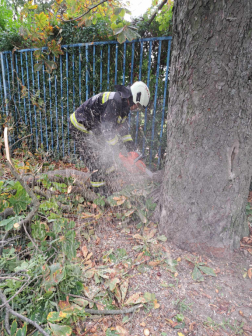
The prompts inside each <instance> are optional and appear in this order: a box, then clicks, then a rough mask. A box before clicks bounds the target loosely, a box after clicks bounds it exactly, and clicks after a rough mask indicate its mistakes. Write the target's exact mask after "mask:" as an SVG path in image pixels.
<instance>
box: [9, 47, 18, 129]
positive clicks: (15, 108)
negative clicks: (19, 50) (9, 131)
mask: <svg viewBox="0 0 252 336" xmlns="http://www.w3.org/2000/svg"><path fill="white" fill-rule="evenodd" d="M10 56H11V78H12V90H13V102H14V110H15V118H14V119H15V130H16V134H18V118H17V105H16V94H15V85H14V67H13V54H12V53H11V55H10Z"/></svg>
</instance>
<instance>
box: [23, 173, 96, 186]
mask: <svg viewBox="0 0 252 336" xmlns="http://www.w3.org/2000/svg"><path fill="white" fill-rule="evenodd" d="M45 175H46V176H47V177H48V179H49V180H50V181H52V182H64V178H69V177H72V178H73V179H74V180H76V181H78V182H79V183H80V184H81V187H83V186H84V183H85V182H86V181H87V180H88V179H89V178H90V176H91V174H90V173H84V172H82V171H79V170H76V169H68V168H66V169H56V170H53V171H48V172H46V173H42V174H39V175H36V176H33V175H26V176H23V179H24V181H25V182H26V183H27V184H29V185H30V184H33V183H35V182H37V181H39V180H40V179H41V178H43V176H45Z"/></svg>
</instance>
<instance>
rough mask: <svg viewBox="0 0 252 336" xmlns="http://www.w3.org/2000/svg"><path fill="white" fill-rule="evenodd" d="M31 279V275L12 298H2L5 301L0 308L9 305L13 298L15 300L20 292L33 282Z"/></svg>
mask: <svg viewBox="0 0 252 336" xmlns="http://www.w3.org/2000/svg"><path fill="white" fill-rule="evenodd" d="M27 276H28V275H27ZM29 280H30V277H29V279H28V280H27V281H26V283H25V284H23V286H22V287H20V288H19V290H18V291H17V292H16V293H15V294H14V295H12V297H11V298H10V299H8V300H7V299H6V300H5V301H4V300H2V301H3V302H4V303H3V304H1V305H0V308H3V307H4V306H7V305H8V303H9V302H10V301H12V300H13V299H14V298H15V297H16V296H17V295H18V294H19V293H21V292H22V290H23V289H24V288H25V287H27V286H28V285H29V283H30V282H31V281H30V282H29ZM0 298H1V296H0Z"/></svg>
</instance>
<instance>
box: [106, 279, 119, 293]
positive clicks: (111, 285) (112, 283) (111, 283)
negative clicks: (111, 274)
mask: <svg viewBox="0 0 252 336" xmlns="http://www.w3.org/2000/svg"><path fill="white" fill-rule="evenodd" d="M119 282H120V280H119V279H117V278H114V279H112V280H110V281H107V286H109V289H110V290H111V292H113V291H114V290H115V288H116V284H118V283H119Z"/></svg>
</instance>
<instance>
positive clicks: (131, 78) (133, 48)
mask: <svg viewBox="0 0 252 336" xmlns="http://www.w3.org/2000/svg"><path fill="white" fill-rule="evenodd" d="M134 57H135V42H133V43H132V45H131V65H130V68H131V71H130V84H131V85H132V83H133V76H134ZM128 125H129V129H130V125H131V113H129V117H128Z"/></svg>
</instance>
